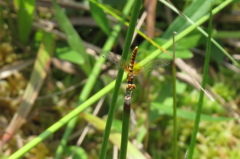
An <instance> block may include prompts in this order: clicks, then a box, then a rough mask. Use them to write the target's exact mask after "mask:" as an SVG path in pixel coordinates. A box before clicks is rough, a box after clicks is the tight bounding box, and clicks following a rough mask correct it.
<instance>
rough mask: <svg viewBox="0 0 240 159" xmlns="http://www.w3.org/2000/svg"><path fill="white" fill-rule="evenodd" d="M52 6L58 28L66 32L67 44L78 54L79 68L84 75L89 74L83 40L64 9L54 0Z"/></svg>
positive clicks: (89, 68)
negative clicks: (79, 56)
mask: <svg viewBox="0 0 240 159" xmlns="http://www.w3.org/2000/svg"><path fill="white" fill-rule="evenodd" d="M53 6H54V9H55V11H56V14H55V15H56V18H57V21H58V23H59V25H60V28H61V29H62V30H63V31H64V32H65V33H66V36H67V42H68V45H69V46H70V47H71V48H72V49H73V50H75V51H77V53H78V54H79V55H81V58H80V59H79V63H80V64H81V66H82V67H81V68H82V70H83V71H84V73H85V74H86V75H88V74H89V72H90V70H91V67H90V65H89V64H90V60H89V57H88V55H87V53H86V49H85V47H84V45H83V41H82V39H81V37H80V36H79V35H78V33H77V32H76V30H75V29H74V27H73V26H72V24H71V22H70V21H69V19H68V17H67V16H66V14H65V13H64V11H63V10H62V9H61V8H60V7H59V5H58V4H57V2H56V0H54V1H53Z"/></svg>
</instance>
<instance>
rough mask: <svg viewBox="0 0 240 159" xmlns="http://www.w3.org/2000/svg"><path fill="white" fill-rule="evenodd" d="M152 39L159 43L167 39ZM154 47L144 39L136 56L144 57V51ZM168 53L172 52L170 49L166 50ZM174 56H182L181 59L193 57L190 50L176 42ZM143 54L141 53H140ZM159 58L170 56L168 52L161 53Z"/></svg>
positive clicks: (151, 49) (168, 57)
mask: <svg viewBox="0 0 240 159" xmlns="http://www.w3.org/2000/svg"><path fill="white" fill-rule="evenodd" d="M154 41H155V42H156V43H158V44H160V45H162V44H164V43H165V42H166V41H167V40H165V39H162V38H155V39H154ZM155 50H156V48H155V47H154V46H153V45H151V44H150V43H149V42H148V41H144V42H143V43H142V44H141V45H140V46H139V49H138V52H141V53H140V54H138V56H142V57H141V58H144V53H149V52H153V51H155ZM167 51H168V52H169V53H171V52H172V50H167ZM175 52H176V58H182V59H189V58H192V57H193V54H192V52H191V51H189V50H188V48H187V47H185V46H183V45H181V44H178V43H177V44H176V50H175ZM142 54H143V55H142ZM159 58H165V59H171V57H170V56H169V55H168V54H161V55H160V56H159Z"/></svg>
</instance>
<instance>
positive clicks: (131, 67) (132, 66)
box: [104, 46, 170, 95]
mask: <svg viewBox="0 0 240 159" xmlns="http://www.w3.org/2000/svg"><path fill="white" fill-rule="evenodd" d="M137 52H138V46H136V47H135V48H134V50H133V52H132V55H131V58H130V61H129V63H128V62H127V61H125V60H120V61H117V60H116V59H115V58H113V57H111V58H107V60H108V61H110V62H113V63H115V64H117V65H118V66H119V67H120V68H121V69H123V70H124V71H125V72H126V73H127V83H128V85H127V88H126V94H127V95H131V93H132V91H133V90H134V89H135V88H136V85H135V84H134V77H135V76H138V75H140V74H142V73H143V72H148V71H151V70H152V69H154V68H157V67H161V66H167V65H168V64H169V63H170V60H167V59H159V60H153V61H150V62H148V63H147V64H146V65H144V66H142V65H140V64H139V63H137V62H135V59H136V56H137ZM104 57H106V56H104Z"/></svg>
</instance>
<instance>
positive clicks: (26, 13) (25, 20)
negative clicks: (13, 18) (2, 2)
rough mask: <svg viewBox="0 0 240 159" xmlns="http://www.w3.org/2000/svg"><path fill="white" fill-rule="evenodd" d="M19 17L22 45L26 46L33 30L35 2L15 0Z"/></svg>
mask: <svg viewBox="0 0 240 159" xmlns="http://www.w3.org/2000/svg"><path fill="white" fill-rule="evenodd" d="M15 6H16V8H17V9H18V10H17V16H18V19H17V20H18V36H19V40H20V41H21V43H23V44H26V43H27V42H28V40H29V35H30V33H31V30H32V22H33V19H34V10H35V0H19V1H16V0H15Z"/></svg>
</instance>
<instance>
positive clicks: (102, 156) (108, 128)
mask: <svg viewBox="0 0 240 159" xmlns="http://www.w3.org/2000/svg"><path fill="white" fill-rule="evenodd" d="M140 6H141V0H136V1H135V3H134V7H133V10H132V14H131V15H132V16H131V20H130V25H129V28H128V32H127V35H126V40H125V43H124V48H123V53H122V59H123V60H126V59H127V55H128V52H129V49H130V45H131V41H132V37H133V33H134V29H135V26H136V23H137V18H138V14H139V10H140ZM122 78H123V70H122V69H119V70H118V75H117V79H116V84H115V89H114V92H113V99H112V102H111V106H110V109H109V115H108V118H107V124H106V129H105V132H104V136H103V143H102V148H101V152H100V155H99V158H100V159H105V156H106V151H107V143H108V139H109V135H110V131H111V126H112V120H113V114H114V112H115V107H116V103H117V99H118V92H119V88H120V85H121V81H122Z"/></svg>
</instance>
